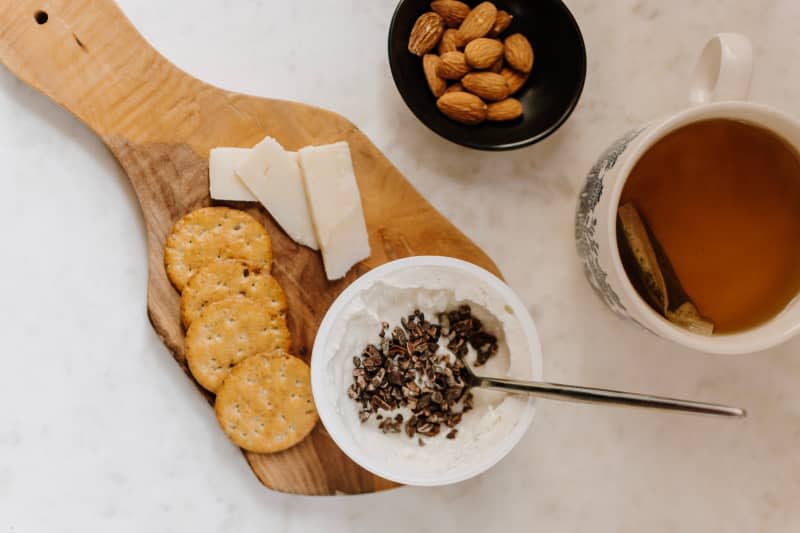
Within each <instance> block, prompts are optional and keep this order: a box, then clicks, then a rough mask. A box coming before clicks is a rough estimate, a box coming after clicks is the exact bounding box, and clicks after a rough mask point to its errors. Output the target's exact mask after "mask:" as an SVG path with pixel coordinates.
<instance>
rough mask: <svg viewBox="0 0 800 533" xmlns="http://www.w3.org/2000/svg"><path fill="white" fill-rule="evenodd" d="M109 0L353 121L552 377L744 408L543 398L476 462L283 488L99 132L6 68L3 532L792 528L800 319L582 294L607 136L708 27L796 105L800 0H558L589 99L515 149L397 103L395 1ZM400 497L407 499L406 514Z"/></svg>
mask: <svg viewBox="0 0 800 533" xmlns="http://www.w3.org/2000/svg"><path fill="white" fill-rule="evenodd" d="M121 4H122V7H123V9H124V10H125V12H126V13H127V14H128V15H129V16H130V18H131V19H132V20H133V22H134V24H135V25H136V26H137V27H138V28H139V29H140V30H141V31H142V33H143V34H144V35H145V36H146V37H147V38H148V39H149V40H150V41H151V42H152V43H153V44H154V45H155V47H156V48H158V49H159V50H161V51H162V52H163V53H164V55H166V56H167V57H168V58H169V59H171V60H172V61H174V62H175V63H177V64H178V65H179V66H181V67H182V68H184V69H185V70H187V71H188V72H190V73H192V74H194V75H196V76H198V77H200V78H203V79H205V80H207V81H209V82H212V83H214V84H217V85H220V86H224V87H227V88H230V89H233V90H238V91H243V92H248V93H254V94H260V95H264V96H273V97H282V98H290V99H297V100H302V101H305V102H309V103H313V104H317V105H321V106H324V107H327V108H330V109H333V110H336V111H338V112H341V113H342V114H344V115H346V116H347V117H349V118H350V119H352V120H353V121H354V122H355V123H356V124H358V125H359V126H360V127H361V128H362V129H363V130H364V131H365V132H366V133H367V134H368V135H369V136H370V137H371V138H372V139H373V140H374V141H375V143H376V144H377V145H378V146H379V147H380V148H381V149H382V150H383V151H384V152H385V153H386V154H387V155H388V156H389V158H390V159H391V160H392V161H393V162H394V163H395V164H396V165H397V166H398V167H399V168H400V170H401V171H402V172H403V173H404V174H405V175H406V176H407V177H408V178H409V179H410V180H411V181H412V182H413V183H414V184H415V185H416V186H417V187H418V188H419V189H420V190H421V191H422V192H423V193H424V195H425V196H426V197H427V198H429V199H430V201H431V202H432V203H433V204H434V205H435V206H436V207H438V208H439V209H440V210H441V211H443V212H444V213H445V214H446V215H447V216H448V217H450V218H451V219H452V220H453V221H454V222H455V223H456V224H457V225H458V226H459V227H461V228H462V229H463V230H464V231H465V232H466V233H467V234H468V235H469V236H470V237H472V238H473V239H474V240H475V241H477V242H478V244H480V245H481V246H482V247H483V248H484V249H485V250H487V251H488V252H489V253H490V254H491V255H492V256H493V257H494V258H495V259H496V261H497V263H498V264H499V265H500V267H501V269H502V270H503V271H504V273H505V274H506V276H507V278H508V280H509V282H510V284H511V285H512V286H513V287H514V288H515V289H516V290H517V291H518V292H519V294H520V295H521V296H522V298H523V300H524V301H525V302H526V303H527V304H528V306H529V308H530V310H531V311H532V313H533V315H534V317H535V319H536V320H537V323H538V327H539V331H540V335H541V338H542V343H543V348H544V354H545V376H546V377H547V378H548V379H550V380H553V381H562V382H571V383H579V384H586V385H595V386H605V387H615V388H624V389H632V390H640V391H648V392H653V393H659V394H665V395H674V396H684V397H691V398H696V399H700V400H708V401H721V402H730V403H735V404H741V405H742V406H744V407H747V408H748V409H749V412H750V417H749V418H748V419H747V420H746V421H744V422H742V423H731V422H729V421H718V420H714V419H707V418H696V417H685V416H671V415H657V414H652V413H642V412H636V411H631V410H624V409H622V410H621V409H612V408H599V407H591V406H582V405H572V404H562V403H544V402H543V403H542V404H541V407H540V410H539V413H538V415H537V418H536V420H535V421H534V425H533V428H532V430H531V431H530V432H529V433H528V434H527V435H526V437H525V438H524V439H523V441H522V443H521V444H520V446H519V447H518V448H516V449H515V450H514V451H513V452H512V453H511V454H510V456H509V457H507V458H506V459H505V460H504V461H502V462H501V463H500V464H499V465H498V466H497V467H495V468H494V469H492V470H491V471H489V472H488V473H486V474H485V475H482V476H480V477H478V478H477V479H473V480H471V481H468V482H465V483H461V484H458V485H455V486H451V487H445V488H436V489H415V488H403V489H399V490H396V491H391V492H388V493H383V494H378V495H371V496H363V497H338V498H308V497H297V496H289V495H283V494H277V493H273V492H270V491H268V490H266V489H264V488H263V487H262V486H261V485H260V484H259V483H258V482H257V481H256V479H255V477H253V475H252V474H251V473H250V471H249V470H248V468H247V466H246V464H245V462H244V461H243V460H242V457H241V455H240V453H239V451H238V450H237V449H236V448H234V447H233V446H232V445H231V444H229V443H228V441H227V440H226V438H225V436H224V435H223V434H222V432H220V431H218V429H217V426H216V421H215V419H214V415H213V412H212V411H211V410H210V409H209V408H208V406H207V405H206V404H205V402H204V401H203V400H202V399H201V398H200V395H198V394H197V393H196V392H195V391H194V388H193V385H192V384H191V383H190V382H189V380H187V379H186V378H185V376H184V375H183V373H182V372H181V370H180V369H179V368H178V366H177V365H175V364H174V363H173V361H172V360H171V358H170V356H169V355H168V354H167V352H166V350H165V349H164V348H163V347H162V345H161V343H160V341H159V339H158V338H157V337H156V335H155V334H154V333H153V331H152V330H151V329H150V325H149V323H148V322H147V318H146V316H145V312H144V311H145V284H146V270H145V246H144V232H143V226H142V219H141V216H140V214H139V212H138V207H137V204H136V202H135V199H134V196H133V193H132V191H131V188H130V186H129V185H128V183H127V181H126V178H125V176H124V174H123V173H122V172H121V171H120V169H119V168H118V166H117V165H116V163H115V162H114V160H113V159H112V157H111V155H110V154H109V153H108V152H107V151H106V149H105V148H104V146H103V145H102V144H101V142H100V141H99V140H98V139H96V138H95V137H94V136H93V135H92V134H91V133H90V132H89V131H88V130H87V129H86V128H84V127H83V126H82V125H81V124H79V123H78V122H77V121H76V120H74V119H73V118H72V117H71V116H70V115H68V114H67V113H66V112H64V111H62V110H60V109H59V108H57V107H56V106H55V105H52V104H51V103H50V102H49V101H47V100H46V99H45V98H44V97H42V96H40V95H39V94H37V93H35V92H34V91H32V90H31V89H29V88H28V87H27V86H25V85H23V84H21V83H20V82H18V81H17V80H16V79H15V78H13V77H12V75H10V74H9V73H8V72H7V71H5V70H2V69H0V124H2V126H0V156H1V157H2V160H3V162H4V164H5V165H6V170H5V171H3V172H2V173H0V183H2V190H4V191H5V193H4V198H5V204H4V205H5V207H4V208H3V209H1V210H0V241H1V242H2V243H3V247H4V248H3V249H4V251H3V254H2V257H3V260H2V267H0V268H2V276H0V295H2V301H3V304H2V306H0V324H1V326H0V330H1V331H2V339H3V343H2V350H0V352H2V353H0V405H2V409H0V531H4V532H5V531H14V532H38V531H48V532H54V531H81V532H84V531H115V532H118V531H136V532H139V531H186V530H189V529H190V528H191V529H192V530H196V531H216V532H223V531H236V532H238V533H244V532H250V531H288V532H303V531H322V530H324V531H331V532H337V531H342V532H343V531H374V530H378V531H398V532H406V531H409V530H410V528H413V530H414V531H418V532H433V531H502V530H506V529H507V530H509V531H534V530H535V531H546V532H553V533H556V532H568V531H569V532H572V531H575V532H577V531H580V532H584V531H598V532H642V531H647V532H649V533H660V532H668V531H670V532H671V531H682V532H688V531H692V532H693V531H698V532H704V533H710V532H725V533H730V532H748V533H750V532H756V531H759V532H770V533H773V532H782V531H786V532H791V531H798V530H800V508H798V506H797V500H798V498H800V452H798V449H799V448H800V386H798V383H799V382H800V358H798V357H797V350H798V347H800V341H795V342H790V343H789V344H787V345H784V346H782V347H780V348H777V349H774V350H771V351H769V352H767V353H762V354H757V355H751V356H744V357H720V356H711V355H703V354H699V353H693V352H690V351H687V350H683V349H679V348H677V347H675V346H673V345H671V344H668V343H667V342H666V341H662V340H660V339H657V338H654V337H652V336H649V335H648V334H646V333H643V332H640V331H638V330H636V329H634V328H633V327H632V326H630V325H628V324H626V323H623V322H621V321H620V320H618V319H617V318H615V317H614V316H613V315H612V314H611V313H610V312H609V311H608V310H607V309H606V308H605V307H604V306H603V304H601V303H600V301H599V300H597V299H596V298H595V297H594V295H593V293H592V292H591V290H590V288H589V285H588V284H587V283H586V282H585V280H584V279H583V276H582V274H581V270H580V267H579V263H578V260H577V257H576V254H575V250H574V244H573V238H572V231H573V210H574V205H575V201H576V197H577V193H578V189H579V186H580V184H581V182H582V180H583V176H584V175H585V173H586V171H587V170H588V168H589V167H590V165H591V163H592V162H593V160H594V158H595V157H596V156H597V155H598V154H599V152H600V151H601V150H602V149H603V148H604V147H605V146H606V145H607V144H608V143H609V142H610V141H611V140H613V138H614V137H616V136H617V135H618V134H620V133H621V132H623V131H624V130H626V129H627V128H629V127H631V126H633V125H636V124H638V123H640V122H641V121H643V120H646V119H648V118H651V117H653V116H655V115H658V114H660V113H665V112H668V111H670V110H674V109H678V108H680V107H681V106H683V105H684V101H685V94H686V83H687V82H686V79H687V75H688V73H689V72H690V70H691V67H692V63H693V61H694V58H695V56H696V54H697V53H698V51H699V49H700V47H701V46H702V45H703V43H704V42H705V39H706V38H707V37H709V36H710V35H711V34H712V33H715V32H718V31H741V32H744V33H746V34H747V35H749V36H750V37H751V38H752V39H753V42H754V44H755V55H756V75H755V80H754V83H753V88H752V96H753V98H754V99H756V100H758V101H761V102H765V103H768V104H771V105H774V106H776V107H779V108H782V109H785V110H787V111H789V112H793V113H795V114H800V83H798V81H800V62H798V61H797V44H798V41H797V28H798V27H800V3H798V2H797V1H796V0H749V1H747V2H742V1H741V0H715V1H711V0H703V1H697V0H673V1H672V2H664V1H662V0H568V4H569V6H570V8H571V9H572V10H573V12H574V14H575V16H576V18H577V19H578V21H579V23H580V24H581V26H582V29H583V32H584V37H585V39H586V44H587V48H588V55H589V72H588V78H587V83H586V88H585V91H584V94H583V98H582V99H581V102H580V104H579V105H578V107H577V109H576V111H575V113H574V115H573V116H572V118H571V119H570V120H569V121H568V122H567V124H566V125H565V126H564V127H563V128H561V130H560V131H559V132H558V133H557V134H555V135H553V136H552V137H550V138H549V139H547V140H546V141H545V142H543V143H541V144H539V145H536V146H533V147H529V148H525V149H521V150H518V151H515V152H513V153H504V154H487V153H481V152H475V151H469V150H466V149H464V148H460V147H458V146H455V145H452V144H449V143H448V142H446V141H444V140H441V139H439V138H438V137H436V136H435V135H434V134H432V133H431V132H429V131H428V130H427V129H425V127H424V126H422V125H421V124H420V123H419V122H417V120H416V119H415V118H414V117H413V116H412V115H411V113H410V112H409V111H408V110H407V109H406V107H405V106H404V104H403V102H402V101H401V99H400V97H399V96H398V94H397V92H396V91H395V89H394V86H393V84H392V82H391V78H390V75H389V69H388V65H387V61H386V52H385V41H386V31H387V27H388V23H389V19H390V16H391V13H392V11H393V9H394V4H395V2H393V1H392V0H380V1H378V2H369V1H366V0H359V1H356V0H353V1H349V2H341V1H339V2H333V1H325V2H323V1H316V2H276V1H267V0H263V1H258V0H248V1H236V2H234V1H232V0H203V1H196V0H172V1H170V2H157V1H156V0H122V1H121ZM323 23H324V24H325V26H322V24H323ZM321 26H322V27H321ZM326 28H327V29H326ZM304 34H308V35H310V36H309V37H304V36H303V35H304ZM453 198H457V199H458V201H457V202H454V201H452V199H453ZM394 510H398V511H400V515H399V516H400V517H404V516H405V515H406V512H407V511H409V510H411V511H412V513H411V515H410V519H409V520H410V523H406V520H404V519H402V518H401V519H397V518H395V517H394Z"/></svg>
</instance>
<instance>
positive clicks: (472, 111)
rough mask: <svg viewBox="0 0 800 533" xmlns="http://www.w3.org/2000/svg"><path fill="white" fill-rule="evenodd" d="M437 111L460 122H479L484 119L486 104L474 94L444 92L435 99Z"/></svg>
mask: <svg viewBox="0 0 800 533" xmlns="http://www.w3.org/2000/svg"><path fill="white" fill-rule="evenodd" d="M436 106H437V107H438V108H439V111H441V112H442V113H444V114H445V116H447V117H449V118H451V119H453V120H455V121H457V122H461V123H462V124H470V125H472V124H480V123H481V122H483V121H484V120H485V119H486V112H487V106H486V104H485V103H484V102H483V100H481V99H480V98H478V97H477V96H475V95H474V94H469V93H464V92H451V93H445V94H443V95H442V96H440V97H439V99H438V100H437V101H436Z"/></svg>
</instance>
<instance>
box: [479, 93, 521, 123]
mask: <svg viewBox="0 0 800 533" xmlns="http://www.w3.org/2000/svg"><path fill="white" fill-rule="evenodd" d="M521 116H522V104H520V103H519V100H517V99H516V98H506V99H505V100H500V101H499V102H492V103H491V104H489V105H488V106H487V109H486V120H491V121H492V122H504V121H506V120H514V119H515V118H519V117H521Z"/></svg>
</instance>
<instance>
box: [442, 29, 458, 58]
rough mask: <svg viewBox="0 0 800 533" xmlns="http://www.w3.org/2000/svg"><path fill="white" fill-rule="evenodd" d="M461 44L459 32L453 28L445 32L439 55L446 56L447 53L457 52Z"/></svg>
mask: <svg viewBox="0 0 800 533" xmlns="http://www.w3.org/2000/svg"><path fill="white" fill-rule="evenodd" d="M460 43H461V41H460V40H459V38H458V30H454V29H453V28H450V29H447V30H444V33H443V34H442V40H441V41H439V55H442V54H446V53H447V52H457V51H458V46H459V44H460Z"/></svg>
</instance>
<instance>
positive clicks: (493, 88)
mask: <svg viewBox="0 0 800 533" xmlns="http://www.w3.org/2000/svg"><path fill="white" fill-rule="evenodd" d="M461 85H463V86H464V88H465V89H466V90H468V91H469V92H471V93H472V94H474V95H476V96H480V97H481V98H483V99H484V100H489V101H492V102H495V101H498V100H504V99H505V98H507V97H508V95H509V93H510V91H509V88H508V82H507V81H506V79H505V78H504V77H503V76H502V75H500V74H495V73H494V72H473V73H471V74H467V75H466V76H464V77H463V78H461Z"/></svg>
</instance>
